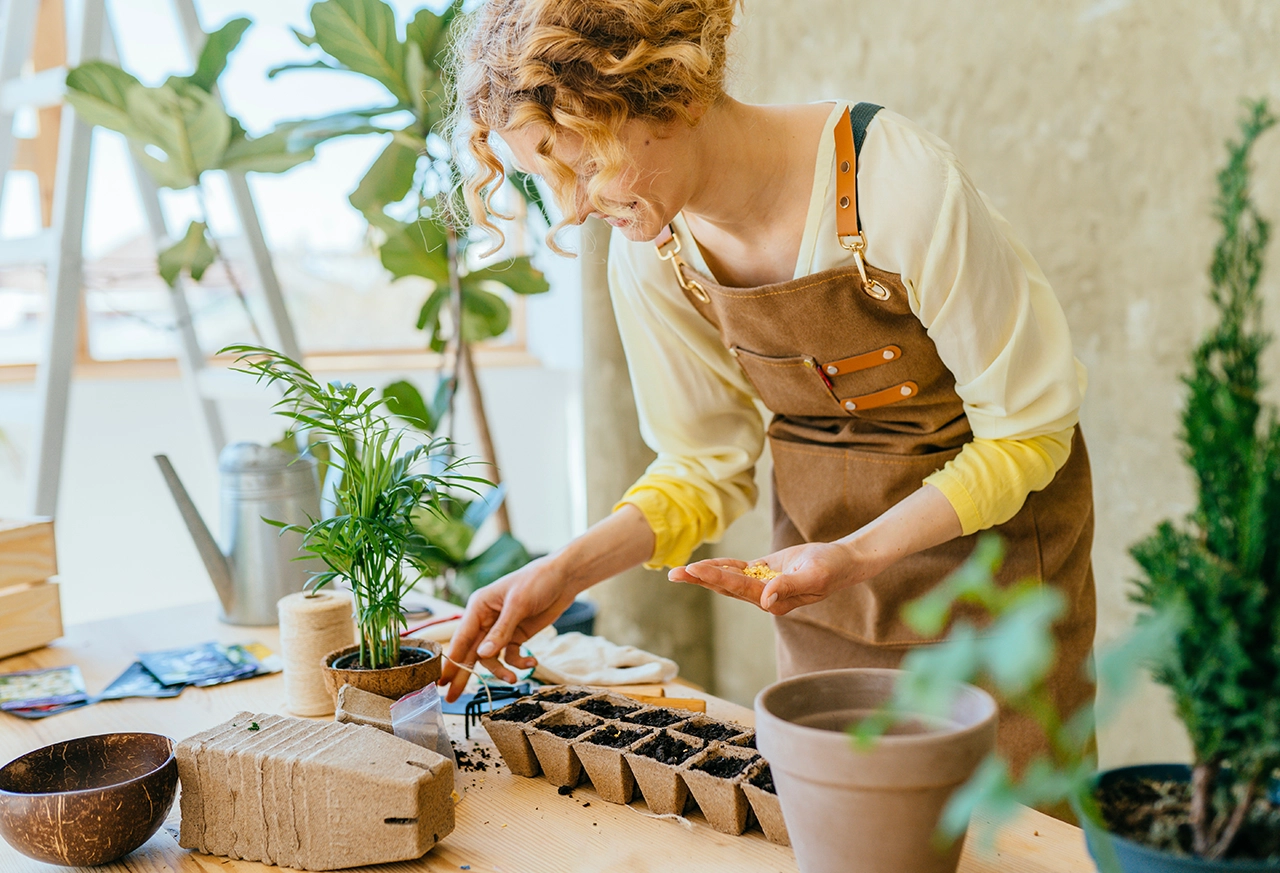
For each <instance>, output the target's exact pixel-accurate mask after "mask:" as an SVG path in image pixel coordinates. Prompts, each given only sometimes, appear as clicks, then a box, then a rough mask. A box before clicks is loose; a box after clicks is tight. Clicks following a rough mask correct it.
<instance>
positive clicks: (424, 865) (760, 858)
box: [0, 604, 1094, 873]
mask: <svg viewBox="0 0 1280 873" xmlns="http://www.w3.org/2000/svg"><path fill="white" fill-rule="evenodd" d="M211 639H216V640H220V641H223V642H228V643H230V642H250V641H258V642H262V643H264V644H266V645H267V646H269V647H271V648H273V649H278V634H277V629H276V628H274V627H269V628H243V627H232V626H229V625H224V624H221V623H220V622H218V621H217V620H216V618H215V609H214V607H213V605H212V604H205V605H199V606H192V607H181V608H177V609H169V610H163V611H156V612H149V613H141V614H138V615H133V616H129V617H125V618H118V619H111V620H108V621H101V622H94V623H91V624H84V625H78V626H72V627H70V628H68V631H67V635H66V637H64V638H63V639H62V640H61V641H59V642H58V643H56V644H54V645H53V646H50V647H48V648H45V649H38V650H36V651H34V652H30V653H28V654H26V655H19V656H17V657H13V658H8V659H5V660H0V672H9V671H12V670H28V669H35V668H40V667H53V666H62V665H69V664H77V665H79V667H80V669H81V671H82V672H83V673H84V678H85V682H86V684H87V686H88V690H89V692H90V693H91V694H93V693H97V692H99V691H101V690H102V689H103V688H104V687H106V685H107V683H108V682H110V681H111V680H112V679H114V678H115V677H116V676H117V675H118V674H119V673H120V672H121V671H122V670H123V669H124V668H125V667H126V666H128V664H129V663H130V662H131V661H133V660H134V656H135V654H136V653H137V652H139V651H145V650H149V649H160V648H167V647H175V646H181V645H188V644H194V643H199V642H203V641H205V640H211ZM678 693H679V695H680V696H685V697H688V696H691V695H694V694H697V696H701V697H706V699H707V711H708V713H709V714H711V715H714V716H718V717H722V718H729V719H734V720H736V721H739V722H742V723H746V724H750V723H752V720H753V719H752V715H753V714H752V712H751V710H749V709H745V708H743V707H740V706H737V705H735V704H732V703H729V702H728V701H724V700H720V699H719V698H716V697H713V696H711V695H707V694H702V693H700V692H693V691H690V689H688V688H686V687H683V686H681V687H680V688H679V689H678ZM673 695H674V689H673ZM283 699H284V694H283V683H282V680H281V677H280V676H279V675H275V676H263V677H259V678H256V679H249V680H244V681H241V682H234V683H231V684H228V685H222V686H218V687H214V688H204V689H199V688H188V689H186V690H185V691H183V693H182V695H181V696H180V697H177V698H173V699H169V700H145V699H131V700H120V701H108V702H103V703H98V704H94V705H92V706H87V707H84V708H82V709H77V710H73V711H69V712H65V713H62V714H61V715H55V716H52V717H50V718H46V719H43V720H40V721H23V720H20V719H18V718H16V717H13V716H8V715H3V714H0V763H3V762H5V761H9V760H11V759H12V758H15V757H17V756H18V755H21V754H23V753H25V752H28V751H31V750H32V749H36V748H39V747H40V746H44V745H47V744H49V743H54V742H58V741H60V740H64V739H68V738H71V737H76V736H83V735H88V734H98V733H107V732H111V731H151V732H155V733H163V734H167V735H169V736H171V737H174V738H175V739H181V738H183V737H186V736H189V735H191V734H193V733H196V732H197V731H200V730H203V729H205V728H207V727H209V726H211V725H214V724H217V723H218V722H221V721H223V720H225V719H227V718H229V717H230V716H231V715H233V714H234V713H236V712H237V711H239V710H251V711H254V712H278V711H282V708H283ZM449 718H450V720H451V721H452V722H453V724H451V725H450V730H451V732H453V733H454V734H455V739H457V740H461V739H462V724H461V722H462V719H461V718H460V717H452V716H451V717H449ZM455 729H456V730H455ZM477 734H478V737H477ZM472 737H473V740H472V742H473V743H476V744H488V739H487V737H485V735H484V733H483V731H472ZM463 747H464V748H465V747H466V744H465V743H464V744H463ZM467 782H468V785H469V786H470V787H469V788H468V790H467V792H466V796H465V797H464V798H463V800H462V802H461V803H460V804H459V805H458V809H457V814H458V819H457V821H458V823H457V828H456V829H455V830H454V832H453V833H452V834H450V835H449V836H448V837H446V838H445V839H444V840H443V841H442V842H441V843H440V845H438V846H436V848H435V849H433V850H432V851H431V852H429V853H428V854H427V855H426V856H425V857H424V858H421V859H420V860H418V861H413V862H405V863H399V864H393V865H386V866H383V867H380V868H369V869H377V870H384V871H388V873H391V871H401V870H403V871H410V870H412V871H443V870H450V871H456V870H460V869H467V867H468V866H469V868H470V870H471V871H473V873H537V871H578V870H581V871H588V870H590V871H601V870H616V871H626V873H643V871H654V873H659V871H662V873H665V871H672V870H698V871H724V873H749V871H771V873H774V871H776V873H791V871H794V870H796V864H795V858H794V856H793V855H792V853H791V850H790V849H788V848H785V847H781V846H775V845H773V844H772V843H769V842H768V841H766V840H765V839H764V836H763V835H762V834H760V833H759V832H758V831H755V830H752V831H748V832H747V833H746V834H744V835H742V836H739V837H733V836H727V835H725V834H721V833H717V832H716V831H713V830H712V829H711V828H710V827H709V826H708V825H707V824H706V822H705V820H703V818H702V817H701V815H700V814H698V813H696V812H695V813H693V814H691V815H690V816H689V817H688V821H687V822H686V823H685V824H681V823H679V822H675V821H663V820H659V819H656V818H652V817H650V816H649V814H648V810H647V808H646V806H645V805H644V802H643V801H642V800H637V801H635V802H633V803H632V804H631V805H630V806H619V805H615V804H611V803H606V802H604V801H602V800H600V798H599V797H598V796H597V795H596V793H595V792H594V791H593V790H592V789H591V788H587V787H583V788H578V789H575V791H574V792H573V794H572V796H569V797H562V796H560V795H559V794H557V792H556V789H555V788H554V787H552V786H551V785H550V784H549V783H548V782H546V781H544V780H542V779H524V778H521V777H519V776H513V775H511V774H510V773H509V772H508V771H507V769H506V768H505V767H503V768H501V769H500V770H498V771H496V772H495V771H493V770H490V771H488V772H485V773H476V774H469V778H468V780H467ZM471 783H474V785H472V784H471ZM588 804H589V806H588ZM177 822H178V805H177V804H176V803H175V804H174V807H173V811H172V813H171V815H170V819H169V821H168V822H167V823H166V826H165V827H163V828H161V829H160V830H159V831H158V832H157V833H156V835H155V836H154V837H152V838H151V840H150V841H149V842H147V844H146V845H145V846H143V847H142V848H141V849H139V850H137V851H136V852H134V853H132V854H130V855H127V856H126V857H125V858H123V859H122V860H121V861H119V862H117V863H115V864H113V865H110V866H108V867H101V868H95V869H98V870H103V871H111V873H115V871H126V870H127V871H131V873H159V871H176V870H181V871H191V873H265V871H267V870H268V869H269V868H267V867H266V866H264V865H262V864H257V863H252V862H245V861H230V860H228V859H226V858H217V857H211V856H208V855H201V854H199V853H195V852H190V851H187V850H184V849H181V848H179V847H178V844H177V841H176V839H175V838H174V836H173V832H171V829H173V828H176V825H177ZM977 827H980V823H976V822H975V828H977ZM174 832H176V831H174ZM973 836H974V835H972V834H971V839H970V840H969V841H968V845H967V846H966V848H965V855H964V858H963V860H962V861H961V862H960V870H961V871H964V873H997V871H999V873H1083V871H1092V870H1093V869H1094V867H1093V864H1092V863H1091V862H1090V860H1089V858H1088V855H1087V854H1086V852H1085V848H1084V840H1083V838H1082V836H1081V832H1080V831H1079V830H1078V829H1077V828H1074V827H1071V826H1070V825H1067V824H1064V823H1062V822H1060V821H1057V820H1055V819H1052V818H1049V817H1048V816H1044V815H1041V814H1040V813H1037V812H1034V811H1032V810H1026V811H1025V812H1024V813H1023V814H1022V816H1021V817H1020V818H1018V819H1017V820H1016V821H1015V822H1013V823H1011V824H1009V825H1006V826H1004V827H1003V828H1001V829H1000V830H999V831H998V832H997V834H996V837H995V841H994V849H993V848H991V846H990V840H985V841H984V840H982V839H980V838H972V837H973ZM984 842H985V843H986V844H987V846H986V847H984V846H983V843H984ZM55 869H57V868H54V867H51V866H49V865H45V864H42V863H40V862H38V861H32V860H30V859H28V858H26V857H25V856H23V855H20V854H18V853H17V852H16V851H14V850H13V849H12V848H10V847H9V846H8V845H6V844H5V843H3V842H0V873H36V871H40V873H52V871H53V870H55ZM86 869H89V868H86Z"/></svg>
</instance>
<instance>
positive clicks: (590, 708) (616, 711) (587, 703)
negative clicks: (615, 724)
mask: <svg viewBox="0 0 1280 873" xmlns="http://www.w3.org/2000/svg"><path fill="white" fill-rule="evenodd" d="M570 706H572V707H573V708H574V709H577V710H581V711H582V712H585V713H588V714H590V715H594V716H595V717H596V718H603V719H605V720H606V721H609V720H611V719H616V718H625V717H626V716H628V715H632V714H633V713H636V712H639V711H640V710H641V709H643V706H642V705H641V704H639V703H636V702H635V701H634V700H632V699H631V698H629V697H623V696H622V695H621V694H610V693H608V692H604V693H602V694H594V695H592V696H591V697H585V698H583V699H582V700H576V701H574V702H573V703H571V704H570Z"/></svg>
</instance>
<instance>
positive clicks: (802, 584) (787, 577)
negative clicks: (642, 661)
mask: <svg viewBox="0 0 1280 873" xmlns="http://www.w3.org/2000/svg"><path fill="white" fill-rule="evenodd" d="M753 563H755V564H764V565H766V566H768V567H769V569H771V570H773V571H774V572H775V573H777V574H778V575H777V576H775V577H774V578H772V579H770V580H769V581H768V582H765V581H763V580H760V579H755V578H753V577H751V576H748V575H746V572H745V571H746V569H747V566H748V565H747V562H746V561H738V560H734V559H732V558H712V559H709V560H706V561H698V562H696V563H693V564H688V565H686V566H684V567H676V568H675V569H674V570H672V571H671V572H670V573H668V574H667V578H668V579H670V580H671V581H672V582H691V583H693V584H694V585H701V586H702V587H703V588H710V589H711V590H712V591H715V592H717V593H720V594H727V595H729V596H730V597H736V598H737V599H739V600H745V601H746V602H747V603H754V604H755V605H757V606H759V607H760V608H761V609H763V610H764V611H765V612H770V613H773V614H774V615H786V614H787V613H788V612H790V611H791V610H793V609H795V608H796V607H799V606H807V605H808V604H810V603H817V602H818V601H819V600H822V599H824V598H826V597H829V596H831V595H832V594H834V593H835V592H837V591H839V590H841V589H842V588H850V587H852V586H854V585H857V584H858V583H860V582H864V581H866V580H867V579H870V578H871V577H872V576H874V575H876V574H877V573H879V572H880V571H881V570H882V569H884V566H883V562H882V561H878V560H874V559H871V558H869V557H865V556H863V555H862V554H861V553H860V551H859V550H858V549H857V548H856V546H854V545H853V544H852V543H847V542H838V541H837V542H834V543H806V544H805V545H800V546H792V547H791V548H788V549H783V550H782V551H779V552H774V553H773V554H771V555H766V556H764V557H763V558H761V559H760V560H758V561H755V562H753Z"/></svg>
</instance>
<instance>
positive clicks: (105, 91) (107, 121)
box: [67, 61, 142, 138]
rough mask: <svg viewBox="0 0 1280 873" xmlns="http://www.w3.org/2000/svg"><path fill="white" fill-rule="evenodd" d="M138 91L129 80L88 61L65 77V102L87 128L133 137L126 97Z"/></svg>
mask: <svg viewBox="0 0 1280 873" xmlns="http://www.w3.org/2000/svg"><path fill="white" fill-rule="evenodd" d="M134 87H139V88H140V87H142V85H141V83H140V82H138V80H137V79H135V78H134V77H133V76H131V75H129V74H128V73H126V72H125V71H124V70H122V69H120V68H119V67H117V66H115V65H114V64H109V63H107V62H106V61H89V62H88V63H86V64H81V65H80V66H78V67H76V68H75V69H73V70H71V71H70V72H69V73H67V102H69V103H70V104H71V105H72V106H73V107H74V108H75V110H76V112H79V113H80V117H81V118H83V119H84V120H85V121H86V122H87V123H89V124H96V125H99V126H101V127H105V128H107V129H108V130H114V131H117V132H119V133H123V134H124V135H125V136H127V137H130V138H132V137H136V136H137V135H138V132H137V130H136V128H135V127H134V124H133V119H131V118H130V117H129V109H128V101H127V98H126V95H127V94H128V92H129V89H130V88H134Z"/></svg>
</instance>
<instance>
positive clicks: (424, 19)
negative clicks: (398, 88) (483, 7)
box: [405, 0, 462, 72]
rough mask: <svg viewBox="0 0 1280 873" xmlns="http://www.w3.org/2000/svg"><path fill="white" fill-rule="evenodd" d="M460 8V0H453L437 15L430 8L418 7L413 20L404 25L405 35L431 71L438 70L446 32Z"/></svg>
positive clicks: (446, 43)
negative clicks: (420, 53) (414, 45)
mask: <svg viewBox="0 0 1280 873" xmlns="http://www.w3.org/2000/svg"><path fill="white" fill-rule="evenodd" d="M461 9H462V3H461V2H460V0H454V2H452V3H450V4H449V5H448V6H447V7H445V10H444V12H442V13H441V14H439V15H437V14H436V13H434V12H432V11H431V10H430V9H419V10H418V11H417V12H415V13H414V15H413V20H412V21H410V22H409V24H408V26H406V27H405V37H406V38H407V39H408V41H409V42H412V43H415V44H417V46H418V49H419V50H420V51H421V52H422V58H423V60H424V61H426V63H427V66H428V67H429V68H431V69H432V70H433V71H436V72H438V71H439V70H440V67H441V57H440V56H441V55H442V54H443V52H445V51H446V49H447V48H448V41H447V39H446V34H447V33H448V30H449V25H450V24H452V23H453V20H454V19H455V18H457V16H458V12H459V11H460V10H461Z"/></svg>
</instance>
